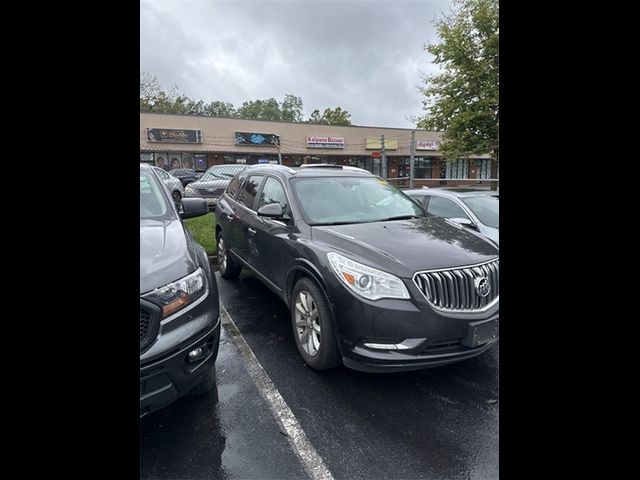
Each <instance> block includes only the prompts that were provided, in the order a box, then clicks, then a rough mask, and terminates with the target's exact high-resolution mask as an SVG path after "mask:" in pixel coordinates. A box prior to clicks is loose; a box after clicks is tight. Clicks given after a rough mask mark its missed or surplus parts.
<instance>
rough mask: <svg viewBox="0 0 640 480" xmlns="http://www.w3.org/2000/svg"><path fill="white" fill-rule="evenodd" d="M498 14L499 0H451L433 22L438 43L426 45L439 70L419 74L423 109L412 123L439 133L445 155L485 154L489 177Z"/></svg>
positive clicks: (495, 146)
mask: <svg viewBox="0 0 640 480" xmlns="http://www.w3.org/2000/svg"><path fill="white" fill-rule="evenodd" d="M498 16H499V7H498V0H453V7H452V10H451V13H450V14H448V15H444V16H443V17H442V18H440V19H438V20H436V21H435V22H434V24H435V27H436V31H437V33H438V37H439V38H440V40H441V42H440V43H437V44H429V45H426V46H425V50H426V51H427V52H429V53H430V54H432V55H433V56H434V57H435V59H434V63H436V64H438V65H440V66H441V68H442V71H441V73H437V74H434V75H429V76H426V77H425V78H424V86H423V87H422V88H421V91H422V93H423V94H424V96H425V97H426V98H425V100H424V101H423V105H424V110H425V111H426V114H425V115H424V116H423V117H421V118H420V119H419V120H418V122H417V124H418V127H419V128H425V129H432V130H438V131H443V132H444V135H443V143H442V145H441V147H440V150H441V151H442V154H443V156H444V157H445V158H446V159H447V160H456V159H458V158H462V157H467V156H469V155H470V154H478V155H479V154H490V155H491V158H492V159H493V161H492V162H491V166H492V168H491V170H492V172H491V176H492V177H493V178H496V176H497V169H498V150H499V138H498V120H499V76H498V65H499V47H498V39H499V26H498ZM493 187H494V188H495V187H496V185H493Z"/></svg>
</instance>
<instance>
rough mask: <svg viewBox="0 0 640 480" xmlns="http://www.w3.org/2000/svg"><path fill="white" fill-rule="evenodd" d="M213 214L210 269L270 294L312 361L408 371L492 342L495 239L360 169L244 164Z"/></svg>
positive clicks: (318, 367) (478, 349) (496, 287)
mask: <svg viewBox="0 0 640 480" xmlns="http://www.w3.org/2000/svg"><path fill="white" fill-rule="evenodd" d="M216 220H217V222H216V230H215V233H216V239H217V244H218V263H219V268H220V274H221V275H222V277H223V278H225V279H234V278H237V277H238V275H239V274H240V271H241V269H242V268H246V269H247V270H249V271H250V272H251V273H253V274H254V275H255V276H256V277H257V278H258V279H259V280H260V281H261V282H263V283H264V284H265V285H266V286H267V287H269V288H270V289H271V290H272V291H273V292H274V293H275V294H276V295H278V296H279V297H280V298H281V299H282V300H283V301H284V302H285V303H286V304H287V306H288V307H289V309H290V312H291V319H290V320H291V325H292V330H293V335H294V338H295V342H296V345H297V348H298V351H299V353H300V355H301V356H302V358H303V360H304V361H305V362H306V364H307V365H309V366H310V367H312V368H314V369H316V370H325V369H329V368H332V367H335V366H337V365H339V364H340V363H343V364H344V365H346V366H347V367H350V368H353V369H356V370H362V371H370V372H388V371H398V370H416V369H422V368H427V367H433V366H438V365H444V364H447V363H452V362H456V361H460V360H464V359H468V358H471V357H475V356H476V355H479V354H481V353H483V352H485V351H486V350H488V349H489V348H490V347H491V346H492V345H494V344H495V343H496V342H497V340H498V322H499V295H498V294H499V284H498V279H499V275H498V270H499V268H498V267H499V256H498V248H497V247H496V246H495V245H494V244H493V243H491V242H489V241H487V240H486V239H485V238H484V237H483V236H481V235H480V234H478V233H475V232H471V231H469V230H467V229H465V228H463V227H461V226H460V225H458V224H456V223H454V222H451V221H449V220H447V219H443V218H440V217H435V216H433V215H430V214H428V213H427V212H426V211H425V210H424V209H423V208H422V207H420V206H419V205H418V204H417V203H416V202H415V201H413V200H411V199H410V198H409V197H408V196H407V195H405V194H404V193H402V192H401V191H399V190H398V189H396V188H395V187H393V186H391V185H390V184H389V183H388V182H386V181H385V180H383V179H381V178H379V177H376V176H374V175H372V174H371V173H369V172H367V171H365V170H361V169H358V168H353V167H346V166H337V165H309V166H303V167H301V168H299V169H298V170H293V169H291V168H288V167H285V166H280V165H269V166H266V165H265V166H252V167H249V168H247V169H246V170H244V171H243V172H241V173H239V174H238V175H236V176H235V177H234V178H233V180H232V181H231V182H230V183H229V186H228V187H227V189H226V191H225V193H224V194H223V195H222V197H221V198H220V199H219V201H218V207H217V208H216ZM269 320H270V319H269Z"/></svg>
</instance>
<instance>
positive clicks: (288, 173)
mask: <svg viewBox="0 0 640 480" xmlns="http://www.w3.org/2000/svg"><path fill="white" fill-rule="evenodd" d="M245 172H249V173H251V174H258V173H272V174H277V175H279V176H281V177H286V178H291V177H353V176H362V177H372V178H375V177H376V175H374V174H372V173H371V172H369V171H367V170H363V169H362V168H356V167H350V166H348V165H326V164H311V165H303V166H301V167H296V168H291V167H287V166H286V165H275V164H257V165H248V166H247V169H246V170H245Z"/></svg>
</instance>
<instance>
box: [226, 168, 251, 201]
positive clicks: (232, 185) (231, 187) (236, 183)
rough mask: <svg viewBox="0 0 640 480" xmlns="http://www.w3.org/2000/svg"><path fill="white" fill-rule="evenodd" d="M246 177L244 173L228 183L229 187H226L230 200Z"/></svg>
mask: <svg viewBox="0 0 640 480" xmlns="http://www.w3.org/2000/svg"><path fill="white" fill-rule="evenodd" d="M246 176H247V175H246V174H245V173H240V174H238V175H236V176H235V177H233V179H232V180H231V181H230V182H229V185H227V195H229V196H230V197H231V198H233V197H235V196H236V193H237V192H238V189H239V188H240V185H242V182H243V181H244V179H245V178H246Z"/></svg>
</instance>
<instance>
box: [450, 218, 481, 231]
mask: <svg viewBox="0 0 640 480" xmlns="http://www.w3.org/2000/svg"><path fill="white" fill-rule="evenodd" d="M448 220H451V221H452V222H456V223H457V224H458V225H462V226H463V227H469V228H473V229H474V230H476V229H477V227H476V224H475V223H473V222H472V221H471V220H469V219H468V218H449V219H448Z"/></svg>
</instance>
